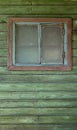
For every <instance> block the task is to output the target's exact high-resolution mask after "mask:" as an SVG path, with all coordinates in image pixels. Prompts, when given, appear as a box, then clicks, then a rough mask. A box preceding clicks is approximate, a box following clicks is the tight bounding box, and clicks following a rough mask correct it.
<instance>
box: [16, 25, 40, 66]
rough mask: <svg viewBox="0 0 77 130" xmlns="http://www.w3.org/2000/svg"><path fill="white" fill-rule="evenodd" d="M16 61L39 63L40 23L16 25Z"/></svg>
mask: <svg viewBox="0 0 77 130" xmlns="http://www.w3.org/2000/svg"><path fill="white" fill-rule="evenodd" d="M15 31H16V38H15V40H16V41H15V46H16V47H15V48H16V50H15V56H16V57H15V61H16V63H19V64H34V63H39V62H40V58H39V49H38V48H39V47H38V25H31V24H30V25H27V24H25V25H18V24H16V25H15Z"/></svg>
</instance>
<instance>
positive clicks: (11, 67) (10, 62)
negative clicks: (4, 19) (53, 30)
mask: <svg viewBox="0 0 77 130" xmlns="http://www.w3.org/2000/svg"><path fill="white" fill-rule="evenodd" d="M16 22H35V23H36V22H63V23H64V24H67V61H68V65H67V66H61V65H57V66H56V65H55V66H54V65H52V66H50V65H49V66H48V65H47V66H44V65H42V66H39V65H38V66H36V65H34V66H15V65H13V60H12V57H13V53H12V47H13V46H12V44H13V43H12V39H13V38H12V37H14V38H15V36H13V34H12V33H13V32H12V26H13V24H14V23H16ZM71 42H72V19H71V18H9V21H8V64H7V65H8V69H9V70H71V68H72V46H71Z"/></svg>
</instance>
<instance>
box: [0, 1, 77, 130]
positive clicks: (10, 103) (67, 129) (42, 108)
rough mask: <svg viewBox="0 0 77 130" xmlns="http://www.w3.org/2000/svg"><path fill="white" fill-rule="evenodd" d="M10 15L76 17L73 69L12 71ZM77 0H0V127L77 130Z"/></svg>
mask: <svg viewBox="0 0 77 130" xmlns="http://www.w3.org/2000/svg"><path fill="white" fill-rule="evenodd" d="M9 17H57V18H58V17H60V18H61V17H67V18H72V20H73V30H72V34H73V36H72V61H73V66H72V71H64V72H62V71H9V70H8V69H7V53H8V42H7V36H8V18H9ZM76 29H77V0H0V130H77V30H76Z"/></svg>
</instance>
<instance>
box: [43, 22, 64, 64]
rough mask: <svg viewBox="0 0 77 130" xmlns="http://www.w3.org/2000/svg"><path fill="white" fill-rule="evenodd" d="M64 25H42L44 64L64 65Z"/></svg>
mask: <svg viewBox="0 0 77 130" xmlns="http://www.w3.org/2000/svg"><path fill="white" fill-rule="evenodd" d="M63 30H64V29H63V24H60V25H59V24H54V25H42V63H51V64H63V57H62V55H63V41H64V38H63Z"/></svg>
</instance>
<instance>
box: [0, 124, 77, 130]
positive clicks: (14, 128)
mask: <svg viewBox="0 0 77 130" xmlns="http://www.w3.org/2000/svg"><path fill="white" fill-rule="evenodd" d="M0 129H1V130H24V129H25V130H37V129H39V130H51V129H52V130H54V129H55V130H67V129H68V130H76V129H77V125H76V124H74V125H73V124H59V125H57V124H54V125H53V124H50V125H49V124H46V125H45V124H36V125H32V124H31V125H30V124H29V125H28V124H26V125H25V124H19V125H0Z"/></svg>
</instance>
